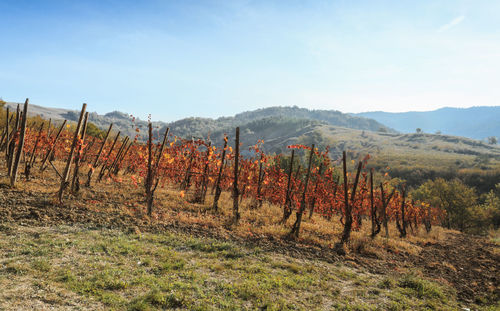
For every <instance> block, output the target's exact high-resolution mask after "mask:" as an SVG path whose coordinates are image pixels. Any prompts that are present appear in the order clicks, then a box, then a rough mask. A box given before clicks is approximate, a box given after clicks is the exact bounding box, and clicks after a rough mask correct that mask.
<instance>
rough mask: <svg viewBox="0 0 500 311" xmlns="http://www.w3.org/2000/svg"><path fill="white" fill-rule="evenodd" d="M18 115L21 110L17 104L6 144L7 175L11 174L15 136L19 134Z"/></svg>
mask: <svg viewBox="0 0 500 311" xmlns="http://www.w3.org/2000/svg"><path fill="white" fill-rule="evenodd" d="M20 116H21V111H20V108H19V104H18V105H17V110H16V122H15V125H14V128H13V129H12V131H11V135H10V141H9V145H8V146H7V148H9V157H8V159H7V170H8V171H7V173H8V175H9V177H10V176H11V174H12V165H13V162H14V152H15V150H14V149H15V148H16V139H17V136H18V135H19V118H20Z"/></svg>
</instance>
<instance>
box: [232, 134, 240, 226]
mask: <svg viewBox="0 0 500 311" xmlns="http://www.w3.org/2000/svg"><path fill="white" fill-rule="evenodd" d="M239 158H240V128H239V127H237V128H236V137H235V139H234V177H233V223H234V224H238V222H239V221H240V212H239V209H238V196H239V191H238V165H239V161H240V159H239Z"/></svg>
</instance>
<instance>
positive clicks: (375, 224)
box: [370, 168, 380, 239]
mask: <svg viewBox="0 0 500 311" xmlns="http://www.w3.org/2000/svg"><path fill="white" fill-rule="evenodd" d="M374 201H375V199H374V196H373V168H372V169H371V170H370V216H371V219H372V233H371V238H372V239H373V238H375V236H376V235H377V234H378V233H379V232H380V221H379V220H378V216H377V209H376V207H375V202H374Z"/></svg>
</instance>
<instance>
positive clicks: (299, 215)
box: [290, 144, 314, 238]
mask: <svg viewBox="0 0 500 311" xmlns="http://www.w3.org/2000/svg"><path fill="white" fill-rule="evenodd" d="M313 157H314V144H312V146H311V152H310V154H309V164H308V165H307V172H306V180H305V183H304V191H303V192H302V199H301V201H300V207H299V210H298V211H297V212H296V219H295V223H294V224H293V227H292V231H290V236H293V237H295V238H298V237H299V233H300V224H301V222H302V215H303V214H304V210H305V209H306V194H307V186H308V184H309V176H310V175H311V165H312V160H313Z"/></svg>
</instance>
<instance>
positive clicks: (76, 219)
mask: <svg viewBox="0 0 500 311" xmlns="http://www.w3.org/2000/svg"><path fill="white" fill-rule="evenodd" d="M56 165H58V166H59V165H62V163H57V162H56ZM43 174H44V175H40V173H39V172H38V170H36V171H35V172H34V176H33V177H32V179H31V180H30V181H26V182H25V181H24V180H23V182H20V183H18V184H17V186H16V188H10V187H9V186H8V180H7V178H6V177H5V176H4V177H1V178H2V179H1V188H2V189H1V192H0V202H1V207H0V219H1V221H2V222H3V223H6V224H22V225H30V226H40V225H42V226H58V225H61V224H70V225H75V224H76V225H85V226H91V227H99V228H102V227H104V228H114V229H117V230H121V231H124V232H132V233H134V234H140V233H141V232H148V231H149V232H157V233H159V232H178V233H181V234H189V235H191V236H195V237H198V238H202V239H205V238H208V239H216V240H218V241H231V242H233V243H237V244H238V245H243V246H245V247H258V248H259V249H262V250H265V251H266V252H272V253H273V254H282V255H283V256H290V257H292V258H301V259H304V260H316V261H318V262H330V263H335V262H344V263H345V264H349V265H351V266H352V267H356V268H357V269H361V270H362V271H367V272H369V273H375V274H377V275H398V274H407V273H410V272H411V273H417V274H419V275H420V277H423V278H427V279H430V280H433V281H437V282H438V283H441V284H443V285H445V286H449V287H450V288H454V290H455V291H456V295H457V298H458V299H459V300H460V301H462V302H463V303H466V304H471V303H479V304H486V305H491V304H492V303H493V304H495V303H496V301H497V300H498V297H499V296H498V295H499V280H498V277H497V275H498V273H499V271H500V257H499V253H498V245H496V244H494V243H489V242H487V241H486V240H484V239H481V238H476V237H472V236H467V235H464V234H461V233H459V232H455V231H452V230H445V229H443V228H441V227H433V229H432V231H431V232H430V233H429V234H427V233H426V232H425V229H424V228H423V227H420V228H418V229H417V228H413V230H410V232H409V235H408V236H407V238H405V239H400V238H398V234H397V229H396V227H395V224H390V227H389V229H390V232H389V233H390V238H384V237H376V238H375V239H371V238H369V235H370V232H369V228H368V226H362V227H361V229H360V230H359V231H354V232H353V233H352V240H351V242H350V244H349V245H348V247H349V254H348V255H347V256H346V257H343V258H342V257H339V256H338V255H337V254H336V252H335V251H334V250H333V244H334V241H338V239H339V237H340V235H341V233H342V225H341V223H340V221H339V219H337V218H334V219H333V220H327V219H325V218H323V217H322V216H319V215H313V216H312V218H311V219H309V218H307V217H305V219H304V222H303V224H302V232H301V236H300V239H298V240H288V239H286V235H287V233H288V232H289V230H290V226H291V223H288V224H287V225H285V226H283V225H280V224H279V221H280V220H281V217H282V210H281V208H280V207H279V206H274V205H270V204H268V203H264V205H263V206H262V207H261V208H259V209H250V208H248V207H249V205H251V203H252V202H251V201H245V200H243V203H242V204H241V208H240V212H241V219H240V222H239V225H238V226H233V225H231V223H230V219H231V217H232V198H231V195H230V193H225V192H224V193H222V196H221V200H220V203H219V207H220V209H219V212H218V213H217V214H215V213H214V212H213V211H211V209H210V204H209V203H207V204H206V205H203V204H193V203H190V200H191V199H192V196H193V195H194V193H193V191H192V190H191V191H187V192H186V193H184V192H181V191H180V189H178V188H176V187H173V186H170V185H168V184H165V185H163V187H161V186H160V187H159V188H158V191H157V194H156V202H155V212H154V213H153V215H152V217H148V216H147V213H146V204H145V202H144V196H143V189H142V187H140V186H135V185H134V184H133V183H131V182H127V181H126V180H125V179H124V180H123V181H121V182H120V183H119V184H117V183H115V182H114V181H113V180H111V179H108V180H103V181H102V182H101V183H98V184H96V185H95V186H93V187H92V188H88V189H87V188H83V189H82V190H81V191H80V192H79V194H78V196H70V197H68V199H67V200H66V201H65V203H64V205H60V204H58V203H57V200H56V194H57V190H58V187H59V185H58V180H57V179H56V177H55V176H54V174H52V172H48V171H46V172H45V173H43ZM209 192H210V191H209ZM209 196H210V193H209ZM207 202H211V198H208V199H207ZM415 271H417V272H415Z"/></svg>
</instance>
